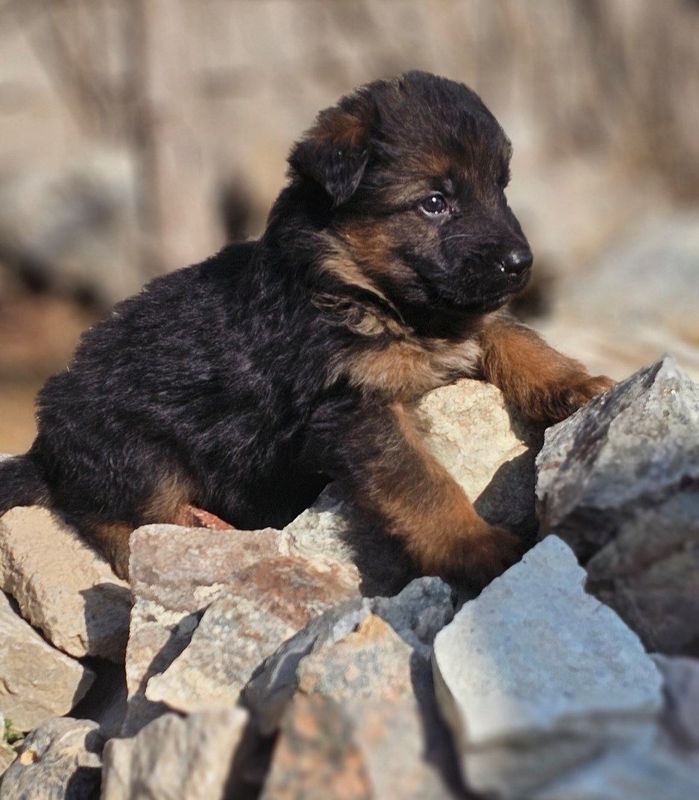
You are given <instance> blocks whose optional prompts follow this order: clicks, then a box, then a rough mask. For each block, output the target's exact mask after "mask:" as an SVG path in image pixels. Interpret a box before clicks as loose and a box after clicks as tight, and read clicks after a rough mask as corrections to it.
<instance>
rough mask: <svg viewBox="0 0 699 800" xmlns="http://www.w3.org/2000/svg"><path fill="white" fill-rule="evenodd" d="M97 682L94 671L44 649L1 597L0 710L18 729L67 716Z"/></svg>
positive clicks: (45, 645)
mask: <svg viewBox="0 0 699 800" xmlns="http://www.w3.org/2000/svg"><path fill="white" fill-rule="evenodd" d="M93 679H94V673H93V672H92V670H90V669H88V668H87V667H85V666H83V665H82V664H80V663H79V662H77V661H75V660H73V659H72V658H69V657H68V656H67V655H65V654H64V653H61V652H59V651H58V650H56V649H55V648H53V647H51V646H50V645H48V644H46V642H45V641H44V640H43V639H42V638H41V636H39V634H38V633H37V632H36V631H35V630H34V629H33V628H32V627H31V625H28V624H27V623H26V622H25V621H24V620H23V619H22V618H21V617H20V616H19V614H17V613H16V612H15V610H14V609H13V608H12V605H11V603H10V600H9V598H8V597H7V596H6V595H5V594H4V593H3V592H0V711H1V712H2V714H4V715H5V717H6V718H7V719H8V720H11V721H12V724H13V726H14V727H15V728H16V729H17V730H20V731H28V730H31V729H32V728H34V727H36V726H37V725H38V724H39V723H41V722H44V721H45V720H46V719H48V718H49V717H55V716H57V715H59V714H66V713H68V711H70V710H71V709H72V708H73V706H74V705H75V704H76V703H77V702H78V701H79V700H80V698H81V697H82V696H83V695H84V694H85V692H86V691H87V690H88V689H89V687H90V685H91V684H92V681H93Z"/></svg>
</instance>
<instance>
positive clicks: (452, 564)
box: [446, 522, 527, 589]
mask: <svg viewBox="0 0 699 800" xmlns="http://www.w3.org/2000/svg"><path fill="white" fill-rule="evenodd" d="M526 550H527V544H526V542H524V541H523V540H522V539H521V538H520V537H519V536H515V534H513V533H510V531H507V530H505V529H504V528H498V527H496V526H494V525H489V524H488V523H486V522H483V525H482V527H481V528H480V529H479V530H477V531H470V532H469V534H468V535H466V536H465V537H464V538H463V539H462V540H461V541H460V542H459V545H458V547H457V548H456V551H455V552H454V553H453V554H452V557H451V559H450V560H449V564H448V567H447V569H446V573H447V577H449V578H451V579H455V580H459V581H465V582H467V583H468V584H470V585H471V586H473V587H474V588H476V589H482V588H483V587H485V586H487V585H488V584H489V583H490V582H491V581H492V580H493V579H494V578H497V577H498V576H500V575H502V573H503V572H505V571H506V570H507V569H509V568H510V567H511V566H512V565H513V564H516V563H517V562H518V561H519V560H520V559H521V558H522V556H523V555H524V553H525V551H526Z"/></svg>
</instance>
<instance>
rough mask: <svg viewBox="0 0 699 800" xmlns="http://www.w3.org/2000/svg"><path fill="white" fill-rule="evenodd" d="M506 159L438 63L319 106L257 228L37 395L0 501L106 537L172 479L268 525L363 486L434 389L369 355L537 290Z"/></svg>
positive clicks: (90, 341) (187, 492) (454, 327)
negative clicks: (29, 436) (28, 435)
mask: <svg viewBox="0 0 699 800" xmlns="http://www.w3.org/2000/svg"><path fill="white" fill-rule="evenodd" d="M509 157H510V145H509V142H508V140H507V138H506V137H505V135H504V133H503V132H502V130H501V128H500V126H499V125H498V123H497V122H496V121H495V119H494V117H493V116H492V115H491V114H490V112H489V111H488V110H487V109H486V108H485V106H484V105H483V104H482V102H481V101H480V99H479V98H478V97H477V96H476V95H475V94H474V93H473V92H471V91H470V90H468V89H467V88H466V87H465V86H463V85H461V84H458V83H454V82H452V81H448V80H445V79H442V78H437V77H435V76H432V75H427V74H425V73H408V74H407V75H404V76H403V77H401V78H399V79H396V80H394V81H380V82H376V83H373V84H370V85H369V86H366V87H364V88H362V89H360V90H359V91H358V92H356V93H354V94H353V95H351V96H349V97H347V98H344V99H343V100H342V101H340V103H339V105H338V106H336V107H333V108H332V109H328V110H327V111H325V112H323V113H322V114H321V115H320V116H319V118H318V121H317V124H316V126H315V127H314V128H313V129H312V130H311V131H310V132H309V133H308V134H307V136H306V137H305V138H304V139H303V140H302V141H301V142H299V143H298V144H297V145H296V146H295V147H294V149H293V151H292V153H291V155H290V158H289V163H290V182H289V184H288V186H287V188H285V189H284V191H283V192H282V193H281V195H280V197H279V198H278V200H277V202H276V204H275V206H274V208H273V210H272V212H271V215H270V219H269V224H268V227H267V230H266V232H265V234H264V235H263V237H262V238H261V239H260V240H259V241H256V242H251V243H246V244H240V245H235V246H231V247H227V248H225V249H224V250H223V251H222V252H220V253H219V254H218V255H216V256H214V257H213V258H211V259H209V260H208V261H205V262H204V263H202V264H199V265H197V266H193V267H189V268H187V269H183V270H180V271H178V272H175V273H172V274H169V275H166V276H164V277H161V278H158V279H156V280H154V281H153V282H152V283H150V284H149V285H148V286H147V287H146V288H145V289H144V290H143V291H142V292H141V293H140V294H139V295H137V296H136V297H133V298H131V299H129V300H127V301H125V302H123V303H121V304H119V305H118V306H116V308H115V309H114V311H113V313H112V314H111V316H110V317H109V318H108V319H107V320H105V321H104V322H102V323H100V324H98V325H96V326H95V327H94V328H93V329H91V330H90V331H88V332H87V333H86V334H85V335H84V337H83V339H82V342H81V344H80V346H79V348H78V350H77V352H76V354H75V357H74V359H73V361H72V363H71V365H70V367H69V369H67V370H66V371H65V372H63V373H61V374H59V375H57V376H55V377H53V378H51V379H50V380H49V381H48V383H47V384H46V386H45V387H44V389H43V390H42V391H41V393H40V395H39V399H38V435H37V438H36V440H35V442H34V444H33V446H32V448H31V449H30V451H29V452H28V453H27V454H26V456H23V457H18V458H14V459H12V460H10V461H6V462H4V463H3V464H2V466H0V511H4V510H6V509H7V508H9V507H11V506H13V505H16V504H18V503H22V504H27V503H33V502H38V503H47V504H50V505H51V506H53V507H55V508H56V509H58V510H60V511H61V512H62V513H64V514H65V515H66V516H67V517H69V518H70V519H71V520H72V521H74V522H75V523H76V524H77V525H78V526H79V527H80V528H81V530H83V531H85V533H86V534H87V535H88V536H90V535H91V534H90V530H91V528H92V526H94V525H97V524H102V523H107V524H109V523H119V524H125V525H129V526H132V527H136V526H138V525H139V524H142V523H144V522H150V521H155V519H153V517H154V516H157V513H156V512H155V511H153V509H154V508H156V507H157V508H160V509H162V504H160V505H159V504H158V503H157V502H156V503H154V502H153V498H156V499H157V497H158V493H159V492H162V491H163V489H162V487H163V486H169V487H172V486H173V485H175V486H179V487H184V489H183V490H182V495H183V496H184V497H185V499H186V500H187V501H188V502H191V503H193V504H195V505H197V506H201V507H203V508H205V509H207V510H208V511H210V512H212V513H214V514H216V515H218V516H220V517H222V518H223V519H225V520H227V521H229V522H231V523H233V524H234V525H235V526H236V527H240V528H247V529H254V528H259V527H264V526H276V527H278V526H281V525H284V524H285V523H287V522H289V521H290V520H291V519H292V518H293V517H294V516H295V515H296V514H298V513H299V512H300V511H301V510H302V509H303V508H305V507H307V505H308V504H309V503H310V502H311V501H312V500H313V499H314V497H315V496H316V494H317V493H318V492H319V490H320V489H321V488H322V486H323V485H324V484H325V483H326V482H327V481H328V480H329V479H334V478H345V479H347V480H349V481H350V483H351V484H353V485H354V486H355V487H356V488H357V492H358V494H367V492H365V491H364V489H365V487H366V483H367V480H368V478H367V477H366V475H367V474H368V473H369V472H371V473H372V474H376V475H378V474H379V472H380V470H381V469H383V468H382V467H381V466H380V464H381V459H382V457H384V456H385V454H382V452H381V448H382V446H384V445H383V444H382V442H383V443H385V442H387V441H389V440H390V438H391V433H390V431H394V433H395V437H398V436H399V434H398V433H397V431H398V427H397V423H396V419H395V415H394V414H393V413H392V411H391V408H392V404H394V403H396V402H410V401H412V400H413V399H415V398H416V397H417V396H419V394H420V393H421V392H422V391H424V390H425V388H431V385H430V386H428V387H426V386H425V385H423V383H421V382H420V381H417V380H416V382H415V385H414V386H413V387H412V388H411V386H412V385H411V386H408V387H407V388H406V387H405V386H404V385H403V384H402V383H401V384H400V385H399V384H396V385H395V386H393V384H392V383H391V375H390V374H389V375H386V376H385V378H386V379H385V381H384V380H380V381H378V383H377V381H376V380H374V381H373V382H372V380H369V379H368V378H367V380H366V381H364V380H363V379H362V374H364V373H363V372H362V370H365V372H367V374H368V372H370V371H371V370H370V367H371V362H367V363H368V364H369V368H367V367H366V366H364V367H362V366H361V364H364V362H363V361H361V358H362V356H363V355H365V354H367V353H369V354H372V353H376V354H377V356H378V354H380V353H384V352H388V350H387V349H390V348H391V347H393V346H394V345H400V344H401V343H404V342H406V341H410V342H416V343H417V345H416V346H419V347H422V348H423V349H424V351H425V353H428V354H431V356H430V357H432V356H434V354H435V353H438V351H439V348H442V347H450V346H452V345H453V344H454V343H459V342H461V341H464V342H467V341H469V340H471V339H474V337H477V336H478V332H479V331H480V330H481V327H482V325H483V320H484V319H486V315H487V314H488V313H489V312H492V311H493V310H494V309H496V308H498V307H500V306H501V305H502V304H503V303H504V302H505V301H506V300H507V298H508V297H509V296H511V294H512V293H513V292H515V291H517V290H518V289H519V288H521V286H522V285H523V284H524V282H525V281H526V278H527V275H528V271H529V266H530V264H531V254H530V253H529V250H528V246H527V243H526V240H525V238H524V236H523V234H522V231H521V229H520V227H519V224H518V223H517V220H516V219H515V217H514V215H513V214H512V212H511V211H510V209H509V208H508V206H507V202H506V200H505V196H504V192H503V190H504V186H505V184H506V182H507V173H508V162H509ZM435 195H437V196H438V197H441V198H442V199H443V201H444V203H445V204H446V210H445V209H443V208H442V201H441V200H435V199H434V196H435ZM437 207H438V208H439V213H434V211H435V209H436V208H437ZM358 364H359V365H360V366H357V365H358ZM387 370H388V372H390V366H389V367H387ZM435 370H436V372H435V375H437V377H436V378H435V380H434V382H433V385H438V384H439V383H445V382H447V381H448V380H451V379H453V377H455V373H454V371H453V370H452V371H451V372H449V371H446V372H444V373H443V374H442V372H439V370H437V369H436V368H435ZM478 370H479V367H478V366H477V365H474V368H473V370H471V374H476V373H478ZM465 371H466V370H465ZM408 383H409V381H408ZM387 431H388V433H387ZM395 437H394V438H395ZM390 446H391V447H393V448H394V452H395V447H396V444H395V442H393V443H392V444H390ZM377 465H379V466H377ZM370 466H371V469H369V467H370ZM415 469H416V471H417V472H419V469H418V468H417V467H416V468H415ZM377 470H378V471H379V472H377ZM384 472H385V470H384ZM417 472H416V473H415V474H417ZM381 474H383V473H381ZM399 478H400V480H402V481H404V482H405V483H406V484H407V483H409V481H410V476H406V475H403V476H399ZM377 480H379V478H377ZM396 480H398V478H397V479H396ZM406 491H409V487H407V486H406ZM173 496H174V494H173ZM388 527H390V525H389V526H388ZM416 552H417V551H416ZM430 564H431V562H426V568H430ZM435 569H437V570H438V571H443V570H441V567H440V566H439V565H437V566H436V567H435Z"/></svg>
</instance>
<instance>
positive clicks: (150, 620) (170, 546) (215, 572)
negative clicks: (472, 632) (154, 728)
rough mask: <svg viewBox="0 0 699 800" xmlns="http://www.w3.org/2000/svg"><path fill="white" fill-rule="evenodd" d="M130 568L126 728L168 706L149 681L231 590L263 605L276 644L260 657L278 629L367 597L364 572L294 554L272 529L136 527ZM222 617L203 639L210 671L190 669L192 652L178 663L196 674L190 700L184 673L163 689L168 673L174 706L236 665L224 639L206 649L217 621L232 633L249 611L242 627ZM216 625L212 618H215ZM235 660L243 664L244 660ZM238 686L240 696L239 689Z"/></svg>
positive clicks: (244, 601)
mask: <svg viewBox="0 0 699 800" xmlns="http://www.w3.org/2000/svg"><path fill="white" fill-rule="evenodd" d="M130 575H131V582H132V590H133V593H134V599H135V602H134V607H133V610H132V614H131V635H130V638H129V644H128V649H127V655H126V679H127V686H128V691H129V705H128V711H127V716H126V720H125V722H124V728H123V733H124V734H125V735H131V734H133V733H136V732H137V731H138V730H140V728H141V727H142V726H143V725H144V724H145V723H146V722H149V721H150V720H152V719H154V718H155V717H156V716H157V715H159V714H161V713H163V712H164V711H165V710H166V706H165V705H164V704H162V703H160V702H154V701H151V700H149V699H147V698H146V696H145V690H146V686H147V684H148V683H149V681H150V680H151V678H152V677H153V676H154V675H158V674H159V673H163V672H165V670H167V668H168V667H169V666H170V664H172V663H173V661H175V659H176V658H177V657H178V656H179V655H180V654H181V653H182V652H183V651H184V650H185V648H186V647H187V645H188V644H189V643H190V641H191V639H192V635H193V633H194V631H195V629H196V628H197V625H198V624H199V620H200V619H201V617H202V615H203V613H204V611H205V610H206V609H207V608H208V607H209V606H210V605H211V604H212V603H213V602H214V601H216V600H217V599H219V598H222V597H224V596H229V597H231V598H232V599H233V600H232V602H233V603H234V604H235V603H236V602H238V601H239V608H240V609H242V608H243V607H245V608H250V604H251V603H253V602H256V603H257V605H258V607H259V609H260V611H264V612H265V614H266V616H265V618H264V619H265V620H266V621H267V622H268V623H269V625H270V630H269V631H267V633H268V635H269V637H270V638H269V640H268V642H267V645H268V647H269V649H268V650H267V651H266V652H264V649H263V651H262V652H263V655H261V656H260V660H261V658H263V657H264V655H268V654H269V653H271V652H273V651H274V649H275V648H276V647H277V646H278V645H279V644H280V643H281V639H275V638H274V636H276V635H280V634H281V635H283V634H284V633H285V632H287V631H288V633H286V635H291V634H292V633H293V632H294V631H295V630H296V629H297V628H299V627H302V626H303V625H304V624H305V623H306V622H307V621H308V619H309V618H310V615H311V614H313V613H318V612H320V611H321V610H323V609H325V608H327V607H328V606H330V605H333V604H334V603H336V602H338V601H341V600H343V599H345V598H347V597H348V596H350V595H357V596H358V595H359V592H358V590H357V587H358V584H359V576H358V574H357V572H356V570H355V568H354V567H353V566H351V565H349V564H338V563H337V562H334V561H333V560H332V559H328V558H326V557H323V556H320V555H319V556H317V557H316V558H315V559H314V560H311V559H310V558H300V557H296V556H289V550H288V547H287V545H286V542H285V540H284V537H283V536H282V534H281V533H280V532H279V531H275V530H271V529H267V530H263V531H211V530H208V529H200V528H181V527H178V526H175V525H148V526H146V527H143V528H140V529H139V530H137V531H135V532H134V533H133V535H132V538H131V561H130ZM306 581H308V586H306V585H305V584H306ZM251 592H252V594H250V593H251ZM236 598H237V599H236ZM296 603H298V604H299V607H298V609H296V608H295V604H296ZM217 608H218V607H217ZM255 613H256V616H255V619H256V620H257V621H258V622H259V623H261V622H263V621H264V620H263V617H262V616H260V615H259V614H258V613H257V612H255ZM214 615H215V609H214V611H213V612H212V615H211V618H210V619H209V620H208V621H207V624H206V625H205V627H204V628H203V629H202V633H201V636H200V637H199V638H198V641H201V642H202V644H204V646H205V647H204V650H205V652H204V653H203V656H204V659H205V661H206V660H207V659H208V661H207V666H206V667H202V669H204V670H205V671H207V674H206V677H205V675H204V674H203V673H202V674H198V675H197V674H195V673H196V668H193V669H192V670H190V669H189V666H188V665H191V664H192V661H191V660H190V657H191V656H192V653H190V654H189V655H187V656H185V657H184V658H183V660H182V662H181V663H180V666H178V667H177V668H176V669H177V673H179V674H180V676H181V675H182V673H183V672H187V671H188V673H189V677H188V680H189V683H188V684H187V687H188V688H187V692H192V694H191V696H190V695H189V694H187V695H186V697H187V698H189V700H187V699H185V695H184V692H183V693H180V692H179V688H180V687H178V680H179V679H177V680H175V679H173V682H172V683H171V684H170V689H171V690H172V691H171V692H168V691H166V689H165V685H166V684H167V683H169V681H166V680H165V679H164V680H163V681H162V682H161V686H160V689H161V690H162V691H161V694H160V695H159V696H161V697H165V695H166V694H167V696H168V700H169V701H170V702H172V703H173V704H175V705H178V704H179V705H181V704H183V703H187V704H189V703H192V702H194V697H195V695H196V692H200V693H201V694H202V697H203V696H204V694H205V692H206V691H218V689H217V688H215V687H216V681H217V680H218V679H219V678H223V677H224V675H225V674H226V672H225V671H226V670H227V669H228V668H229V666H231V665H232V664H233V662H231V665H227V664H226V663H223V662H222V660H221V657H220V656H217V655H216V652H215V651H216V649H217V648H218V643H216V646H215V647H214V648H213V651H209V652H206V648H207V647H208V645H207V644H206V642H207V639H206V632H207V631H210V630H211V629H213V631H214V632H215V633H216V632H218V631H219V630H220V629H221V628H220V625H221V624H223V625H225V626H228V628H229V633H233V632H234V629H235V632H236V633H240V634H242V633H243V632H244V631H245V630H246V628H245V619H244V618H243V617H240V615H238V617H237V621H238V623H239V624H240V625H239V627H238V628H237V629H236V628H235V624H234V621H233V619H232V617H231V619H229V620H226V619H225V612H224V615H223V618H220V617H219V618H218V619H214ZM209 623H213V624H212V625H211V626H209ZM275 625H276V627H275ZM294 625H295V626H296V627H294ZM272 628H274V633H273V631H272ZM292 628H293V630H292ZM247 630H248V631H249V633H250V638H249V639H248V645H251V646H253V640H254V638H255V636H258V635H262V634H261V633H260V632H257V633H255V632H254V631H250V630H249V629H247ZM197 650H199V646H198V644H197V645H195V649H194V650H193V653H194V654H195V658H194V662H195V663H196V652H197ZM253 650H254V646H253ZM200 652H201V651H200ZM251 652H252V651H251ZM235 663H236V664H238V666H239V667H240V664H241V663H242V662H241V661H235ZM245 663H247V662H245ZM254 666H256V664H250V666H249V669H250V670H252V669H253V668H254ZM241 669H242V667H241ZM247 677H248V676H245V678H242V675H241V676H239V678H238V679H239V680H242V681H243V683H244V682H245V680H247ZM197 684H198V686H197ZM156 685H157V684H154V687H153V688H152V689H151V696H155V693H156V692H157V691H158V690H157V689H156V688H155V686H156ZM240 685H241V686H242V683H241V684H240ZM181 688H182V689H183V690H184V685H183V686H182V687H181ZM180 694H182V696H180ZM234 694H235V695H236V696H237V692H234ZM202 702H204V701H203V700H202ZM233 702H235V700H233ZM204 705H205V703H204Z"/></svg>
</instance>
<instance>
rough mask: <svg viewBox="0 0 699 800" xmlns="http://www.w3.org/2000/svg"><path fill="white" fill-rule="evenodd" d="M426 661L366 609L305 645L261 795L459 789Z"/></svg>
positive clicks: (416, 793)
mask: <svg viewBox="0 0 699 800" xmlns="http://www.w3.org/2000/svg"><path fill="white" fill-rule="evenodd" d="M454 766H455V765H454V762H453V754H452V749H451V743H450V741H449V737H448V734H447V732H446V730H445V729H444V728H443V726H442V724H441V723H440V720H439V717H438V714H437V709H436V706H435V703H434V697H433V689H432V681H431V675H430V667H429V661H428V660H427V659H424V658H422V656H420V655H418V654H417V653H416V652H415V651H414V650H413V649H412V648H411V647H410V645H408V644H407V642H406V641H405V640H403V639H402V638H401V637H400V636H399V635H398V634H397V633H396V632H395V631H394V630H393V629H392V628H391V627H390V626H389V625H388V624H387V623H386V622H384V621H383V620H382V619H381V618H380V617H379V616H377V615H375V614H369V615H368V616H367V617H366V618H365V619H364V620H363V621H361V622H360V623H359V625H358V626H357V627H356V629H355V630H353V631H351V632H349V633H347V634H346V635H345V636H344V637H343V638H341V639H339V640H338V641H336V642H334V643H332V644H329V646H327V647H325V648H321V649H319V650H316V651H314V652H311V653H309V654H308V655H307V656H305V657H304V658H303V660H302V661H301V664H300V666H299V684H298V690H297V693H296V694H295V696H294V698H293V700H292V702H291V703H290V705H289V706H288V707H287V710H286V712H285V714H284V717H283V719H282V725H281V732H280V735H279V738H278V740H277V745H276V749H275V753H274V756H273V760H272V765H271V769H270V772H269V776H268V779H267V782H266V784H265V787H264V790H263V794H262V797H263V798H266V799H268V800H272V798H274V800H277V799H279V800H281V799H282V798H297V797H318V798H320V797H350V798H376V800H382V799H383V798H386V800H388V799H389V798H397V797H399V798H401V800H410V799H411V798H415V800H417V799H418V798H420V800H423V799H424V798H434V800H437V799H438V798H449V797H456V796H461V788H460V785H459V782H458V776H456V775H455V774H454Z"/></svg>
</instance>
